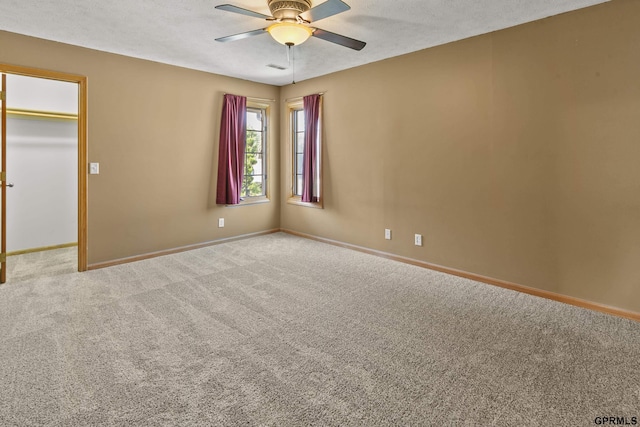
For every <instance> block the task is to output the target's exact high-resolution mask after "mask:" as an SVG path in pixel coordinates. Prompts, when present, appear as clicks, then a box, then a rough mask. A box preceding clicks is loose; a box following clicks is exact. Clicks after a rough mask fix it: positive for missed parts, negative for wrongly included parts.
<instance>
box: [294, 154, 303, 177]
mask: <svg viewBox="0 0 640 427" xmlns="http://www.w3.org/2000/svg"><path fill="white" fill-rule="evenodd" d="M303 160H304V154H296V174H302V162H303Z"/></svg>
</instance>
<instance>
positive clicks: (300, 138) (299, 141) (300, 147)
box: [296, 132, 304, 153]
mask: <svg viewBox="0 0 640 427" xmlns="http://www.w3.org/2000/svg"><path fill="white" fill-rule="evenodd" d="M296 153H304V132H300V133H297V134H296Z"/></svg>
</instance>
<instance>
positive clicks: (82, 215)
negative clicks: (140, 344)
mask: <svg viewBox="0 0 640 427" xmlns="http://www.w3.org/2000/svg"><path fill="white" fill-rule="evenodd" d="M0 72H1V73H8V74H18V75H22V76H29V77H38V78H43V79H51V80H60V81H64V82H71V83H77V84H78V271H86V270H87V77H86V76H81V75H79V74H70V73H63V72H60V71H52V70H43V69H40V68H32V67H23V66H20V65H11V64H3V63H0Z"/></svg>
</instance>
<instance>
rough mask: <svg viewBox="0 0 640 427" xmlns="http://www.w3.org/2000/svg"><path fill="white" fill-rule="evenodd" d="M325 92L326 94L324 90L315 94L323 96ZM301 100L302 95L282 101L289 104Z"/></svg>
mask: <svg viewBox="0 0 640 427" xmlns="http://www.w3.org/2000/svg"><path fill="white" fill-rule="evenodd" d="M327 92H328V91H326V90H325V91H324V92H318V93H317V95H324V94H325V93H327ZM302 98H304V95H302V96H294V97H293V98H287V99H285V100H284V102H290V101H294V100H297V99H302Z"/></svg>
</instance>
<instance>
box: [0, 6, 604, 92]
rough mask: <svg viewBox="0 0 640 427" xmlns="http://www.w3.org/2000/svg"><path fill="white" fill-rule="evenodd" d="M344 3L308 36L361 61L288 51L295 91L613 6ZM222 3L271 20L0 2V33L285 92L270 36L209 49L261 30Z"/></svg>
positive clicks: (309, 45) (316, 44)
mask: <svg viewBox="0 0 640 427" xmlns="http://www.w3.org/2000/svg"><path fill="white" fill-rule="evenodd" d="M323 1H324V0H317V1H314V2H313V4H314V5H318V4H320V3H322V2H323ZM345 1H346V2H347V3H348V4H349V5H350V6H351V10H350V11H347V12H344V13H342V14H339V15H335V16H332V17H329V18H327V19H325V20H321V21H317V23H314V26H317V27H319V28H322V29H325V30H328V31H332V32H335V33H339V34H343V35H346V36H349V37H352V38H355V39H358V40H363V41H365V42H367V46H366V47H365V48H364V49H363V50H362V51H360V52H357V51H354V50H351V49H347V48H344V47H342V46H338V45H335V44H333V43H329V42H326V41H324V40H320V39H317V38H313V37H312V38H311V39H309V41H307V42H306V43H304V44H302V45H300V46H297V47H295V48H294V50H295V52H294V64H295V79H296V81H302V80H305V79H309V78H312V77H317V76H321V75H324V74H329V73H332V72H335V71H339V70H344V69H347V68H352V67H356V66H358V65H363V64H367V63H370V62H374V61H379V60H382V59H385V58H390V57H394V56H398V55H402V54H405V53H409V52H414V51H417V50H421V49H425V48H428V47H432V46H436V45H440V44H444V43H448V42H451V41H455V40H460V39H463V38H467V37H471V36H475V35H478V34H484V33H488V32H491V31H495V30H499V29H502V28H507V27H512V26H514V25H518V24H522V23H525V22H530V21H534V20H537V19H541V18H545V17H548V16H552V15H557V14H559V13H563V12H568V11H570V10H575V9H580V8H583V7H587V6H591V5H595V4H599V3H605V2H606V1H609V0H345ZM224 3H230V4H234V5H236V6H239V7H243V8H246V9H252V10H255V11H257V12H261V13H264V14H266V15H269V14H270V13H269V9H268V7H267V1H266V0H108V1H104V0H102V1H96V0H83V1H80V0H0V29H1V30H6V31H10V32H14V33H19V34H25V35H29V36H34V37H40V38H44V39H49V40H55V41H59V42H63V43H68V44H72V45H77V46H83V47H88V48H92V49H97V50H102V51H106V52H113V53H118V54H122V55H127V56H133V57H136V58H143V59H149V60H153V61H157V62H162V63H167V64H173V65H178V66H182V67H187V68H193V69H197V70H203V71H208V72H212V73H216V74H223V75H227V76H232V77H238V78H241V79H246V80H252V81H256V82H262V83H268V84H273V85H278V86H280V85H285V84H289V83H291V81H292V77H291V73H292V69H291V67H290V65H289V63H288V62H287V54H286V48H285V47H284V46H282V45H280V44H278V43H276V42H275V41H274V40H273V39H272V38H271V37H270V36H269V35H268V34H266V33H265V34H263V35H260V36H255V37H251V38H247V39H243V40H238V41H235V42H229V43H219V42H216V41H215V40H214V39H216V38H218V37H222V36H227V35H231V34H237V33H240V32H244V31H250V30H255V29H259V28H264V27H266V26H267V23H266V22H265V21H263V20H261V19H257V18H252V17H249V16H243V15H237V14H232V13H229V12H224V11H221V10H216V9H214V7H215V6H217V5H219V4H224ZM0 56H1V51H0ZM269 64H274V65H280V66H284V67H287V69H285V70H277V69H274V68H270V67H268V66H267V65H269Z"/></svg>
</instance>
